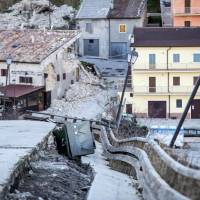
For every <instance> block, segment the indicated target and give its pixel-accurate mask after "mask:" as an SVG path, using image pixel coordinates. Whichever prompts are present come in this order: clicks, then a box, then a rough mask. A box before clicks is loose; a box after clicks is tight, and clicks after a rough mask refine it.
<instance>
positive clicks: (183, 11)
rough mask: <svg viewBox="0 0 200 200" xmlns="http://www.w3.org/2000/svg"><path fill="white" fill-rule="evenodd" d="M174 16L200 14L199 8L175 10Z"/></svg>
mask: <svg viewBox="0 0 200 200" xmlns="http://www.w3.org/2000/svg"><path fill="white" fill-rule="evenodd" d="M173 12H174V14H187V15H188V14H200V8H199V7H179V8H174V9H173Z"/></svg>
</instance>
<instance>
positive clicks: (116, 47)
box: [110, 42, 128, 60]
mask: <svg viewBox="0 0 200 200" xmlns="http://www.w3.org/2000/svg"><path fill="white" fill-rule="evenodd" d="M127 54H128V44H127V43H126V42H111V43H110V58H111V59H122V60H123V59H127Z"/></svg>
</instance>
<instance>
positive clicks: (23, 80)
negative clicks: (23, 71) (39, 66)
mask: <svg viewBox="0 0 200 200" xmlns="http://www.w3.org/2000/svg"><path fill="white" fill-rule="evenodd" d="M19 82H20V83H33V78H32V77H24V76H20V77H19Z"/></svg>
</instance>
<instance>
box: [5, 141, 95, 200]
mask: <svg viewBox="0 0 200 200" xmlns="http://www.w3.org/2000/svg"><path fill="white" fill-rule="evenodd" d="M27 171H29V173H27V174H25V175H24V176H23V178H22V180H20V183H19V186H18V187H16V188H13V189H14V190H13V192H12V193H10V194H8V196H7V198H6V200H44V199H49V200H50V199H54V200H75V199H76V200H83V199H85V198H86V195H87V188H89V186H90V185H91V182H92V180H93V173H92V169H91V168H90V166H89V165H81V164H79V163H77V162H75V161H72V160H68V159H67V158H66V157H63V156H61V155H59V154H58V153H57V151H56V149H55V146H54V145H53V144H50V145H49V147H48V148H47V149H46V150H44V151H41V152H40V155H39V159H38V160H35V161H32V162H30V168H29V169H27ZM30 172H31V173H30Z"/></svg>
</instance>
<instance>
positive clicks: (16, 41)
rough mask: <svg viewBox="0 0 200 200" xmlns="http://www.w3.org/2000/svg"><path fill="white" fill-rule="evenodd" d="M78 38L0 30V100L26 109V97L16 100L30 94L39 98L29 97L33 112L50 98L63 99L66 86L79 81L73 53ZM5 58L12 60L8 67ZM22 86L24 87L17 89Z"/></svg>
mask: <svg viewBox="0 0 200 200" xmlns="http://www.w3.org/2000/svg"><path fill="white" fill-rule="evenodd" d="M79 36H80V33H79V32H78V31H41V30H15V31H14V30H6V31H3V30H2V31H0V41H1V43H0V70H1V76H0V84H1V86H2V87H1V96H2V99H5V98H6V99H7V100H9V101H13V100H14V101H15V105H16V106H18V107H25V108H28V107H30V106H28V105H27V104H28V103H27V98H25V99H24V98H22V99H20V97H23V96H24V95H25V96H26V97H27V95H29V94H32V93H33V92H34V93H35V94H36V96H39V97H40V98H39V99H38V98H36V96H34V97H33V99H34V103H35V105H36V106H37V105H38V107H37V110H42V109H44V108H47V107H48V106H50V104H51V100H52V99H60V98H62V97H64V95H65V91H66V90H67V89H68V88H69V86H70V85H71V84H73V83H74V82H76V81H78V80H79V67H78V64H79V61H78V60H77V58H76V53H75V51H76V41H77V39H78V38H79ZM8 57H11V59H12V63H11V64H8V63H7V62H6V61H7V58H8ZM22 85H23V86H26V87H25V88H24V87H23V88H21V87H22ZM37 87H38V91H39V92H38V94H37V91H36V90H35V89H36V88H37ZM42 88H43V91H41V90H42ZM21 90H24V93H22V92H21ZM21 93H22V94H23V95H22V96H19V94H21ZM8 94H9V95H10V96H9V95H8ZM13 98H14V99H13ZM18 99H19V101H18V102H16V101H17V100H18ZM30 101H32V100H30ZM37 101H42V102H44V104H43V105H40V104H41V103H40V102H37ZM4 103H5V102H4ZM11 103H13V102H11ZM11 103H8V102H7V104H8V105H9V104H11ZM39 105H40V106H39ZM31 106H32V104H31ZM39 107H40V108H39Z"/></svg>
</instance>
